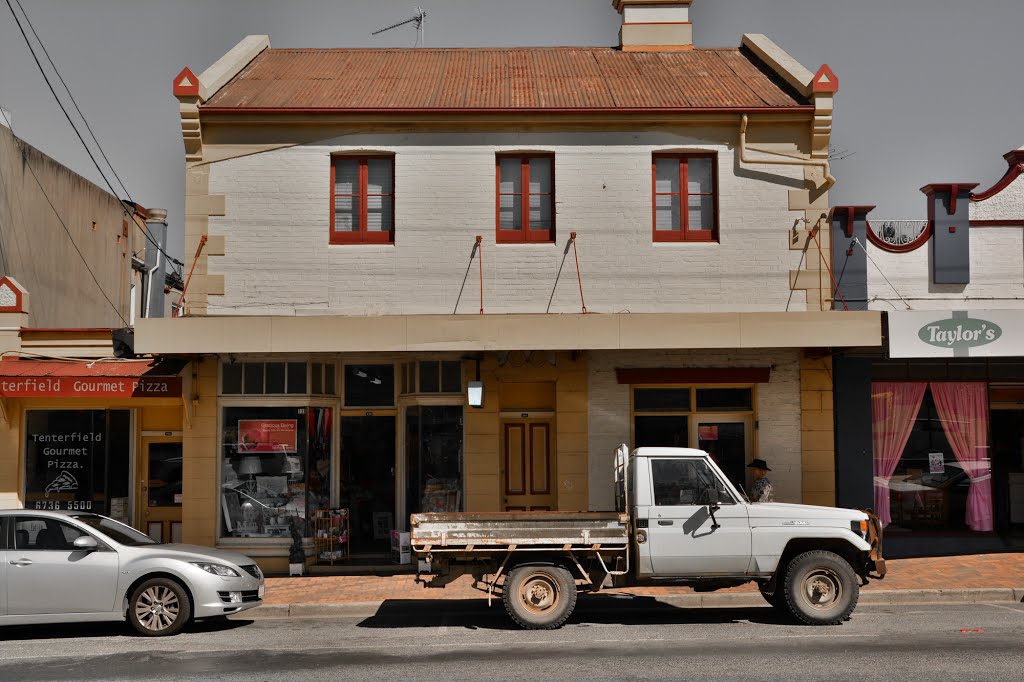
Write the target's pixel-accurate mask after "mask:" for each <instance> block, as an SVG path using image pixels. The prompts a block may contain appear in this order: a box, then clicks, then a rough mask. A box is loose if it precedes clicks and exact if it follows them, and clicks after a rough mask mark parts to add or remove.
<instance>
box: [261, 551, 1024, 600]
mask: <svg viewBox="0 0 1024 682" xmlns="http://www.w3.org/2000/svg"><path fill="white" fill-rule="evenodd" d="M886 563H887V566H888V568H889V574H888V575H887V576H886V578H885V580H873V581H871V583H870V584H869V585H868V586H867V587H866V588H863V589H865V590H911V589H913V590H921V589H985V588H1016V589H1021V588H1024V554H983V555H975V556H955V557H938V558H928V559H895V560H891V561H888V562H886ZM756 589H757V587H756V586H755V585H754V584H753V583H748V584H747V585H743V586H741V587H736V588H731V589H729V590H720V592H751V591H755V590H756ZM615 592H621V593H626V594H632V595H642V596H667V595H681V594H689V593H691V590H690V589H689V588H685V587H633V588H628V589H625V590H621V591H619V590H609V591H608V593H615ZM484 597H486V593H484V592H482V591H480V590H477V589H474V588H473V586H472V578H471V577H469V576H463V577H461V578H459V579H458V580H456V581H454V582H453V583H451V584H449V585H448V586H447V587H446V588H445V589H436V588H424V587H423V585H421V584H417V583H416V582H415V576H413V575H412V574H402V575H390V576H373V575H324V576H312V577H301V578H300V577H292V578H268V579H267V595H266V599H265V601H264V603H266V604H310V603H313V604H331V603H345V602H376V601H384V600H386V599H472V598H484Z"/></svg>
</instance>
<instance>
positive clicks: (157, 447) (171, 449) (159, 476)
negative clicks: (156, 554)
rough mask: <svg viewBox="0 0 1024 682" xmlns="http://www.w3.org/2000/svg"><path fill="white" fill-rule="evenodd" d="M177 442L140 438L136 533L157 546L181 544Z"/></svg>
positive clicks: (179, 444)
mask: <svg viewBox="0 0 1024 682" xmlns="http://www.w3.org/2000/svg"><path fill="white" fill-rule="evenodd" d="M181 456H182V447H181V439H180V438H173V437H166V438H149V437H147V438H143V439H142V457H141V458H140V461H139V469H140V471H139V474H140V475H139V495H138V500H139V507H140V512H141V513H140V514H139V523H138V527H139V529H140V530H141V531H142V532H143V533H145V534H146V535H148V536H149V537H151V538H153V539H154V540H156V541H157V542H181V479H182V469H181V464H182V460H181Z"/></svg>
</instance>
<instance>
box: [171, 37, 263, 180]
mask: <svg viewBox="0 0 1024 682" xmlns="http://www.w3.org/2000/svg"><path fill="white" fill-rule="evenodd" d="M269 48H270V36H246V37H245V38H243V39H242V40H241V42H239V43H238V44H237V45H235V46H234V47H233V48H231V49H230V50H228V52H227V53H226V54H225V55H224V56H223V57H221V58H220V59H218V60H217V61H216V62H214V63H213V64H212V65H211V66H210V67H209V68H208V69H206V70H205V71H203V73H201V74H200V75H198V76H196V74H195V72H193V71H192V70H191V69H190V68H188V67H185V68H184V69H182V70H181V73H179V74H178V75H177V76H175V78H174V88H173V91H174V96H175V97H177V98H178V102H179V111H180V115H181V136H182V139H183V141H184V143H185V160H186V161H188V162H191V161H201V160H202V158H203V133H202V127H201V125H200V122H199V107H200V106H201V105H202V104H203V103H205V102H206V101H207V100H209V99H210V98H211V97H213V96H214V95H215V94H216V93H217V91H218V90H220V89H221V88H223V87H224V86H225V85H226V84H227V83H228V81H230V80H231V79H232V78H234V77H235V76H237V75H238V74H239V72H241V70H242V69H244V68H245V67H246V66H248V65H249V63H250V62H252V60H253V59H256V57H257V56H259V54H260V53H261V52H263V51H264V50H266V49H269Z"/></svg>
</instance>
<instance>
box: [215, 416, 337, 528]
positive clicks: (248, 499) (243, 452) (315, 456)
mask: <svg viewBox="0 0 1024 682" xmlns="http://www.w3.org/2000/svg"><path fill="white" fill-rule="evenodd" d="M331 442H332V424H331V410H330V409H329V408H324V407H229V408H225V409H224V422H223V458H222V468H221V500H220V501H221V534H222V536H223V537H250V538H275V537H281V538H284V537H288V536H289V526H291V525H295V526H297V527H298V528H299V529H300V530H301V532H302V533H303V535H305V536H309V534H310V528H309V526H308V523H307V519H310V518H311V515H312V512H313V511H314V510H317V509H327V508H329V507H330V480H331Z"/></svg>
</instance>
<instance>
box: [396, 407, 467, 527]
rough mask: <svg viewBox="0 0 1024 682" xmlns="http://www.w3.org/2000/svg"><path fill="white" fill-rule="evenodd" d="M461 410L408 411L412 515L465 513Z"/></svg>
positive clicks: (407, 466) (408, 476)
mask: <svg viewBox="0 0 1024 682" xmlns="http://www.w3.org/2000/svg"><path fill="white" fill-rule="evenodd" d="M462 431H463V429H462V407H454V406H452V407H434V406H415V407H409V408H406V411H405V435H406V440H405V455H406V477H407V478H406V481H407V486H408V487H407V493H406V500H407V505H408V508H409V513H411V514H416V513H419V512H455V511H462V454H463V451H462Z"/></svg>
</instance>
